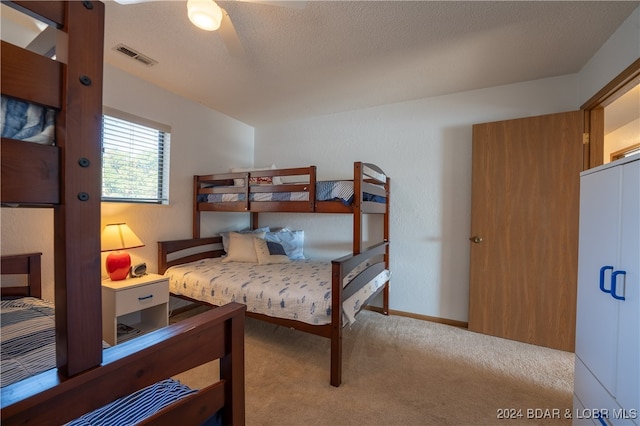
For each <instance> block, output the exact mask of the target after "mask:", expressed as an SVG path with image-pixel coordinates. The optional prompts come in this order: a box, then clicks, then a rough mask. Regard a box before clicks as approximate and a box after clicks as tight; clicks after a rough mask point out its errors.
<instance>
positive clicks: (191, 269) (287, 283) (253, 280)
mask: <svg viewBox="0 0 640 426" xmlns="http://www.w3.org/2000/svg"><path fill="white" fill-rule="evenodd" d="M165 275H166V276H168V277H169V289H170V291H171V292H172V293H173V294H176V295H182V296H187V297H190V298H192V299H196V300H200V301H203V302H207V303H210V304H212V305H216V306H221V305H224V304H226V303H229V302H239V303H243V304H245V305H247V310H248V311H249V312H255V313H259V314H264V315H268V316H271V317H277V318H286V319H291V320H295V321H301V322H304V323H308V324H312V325H322V324H329V323H331V262H319V261H312V260H309V259H305V260H293V261H291V262H290V263H281V264H273V265H260V264H257V263H240V262H227V263H223V262H222V258H215V259H204V260H199V261H196V262H191V263H187V264H184V265H178V266H174V267H171V268H169V269H168V270H167V271H166V272H165ZM348 279H350V277H347V278H345V280H348ZM388 280H389V271H387V270H385V271H383V272H381V273H380V274H378V276H376V277H375V278H374V279H373V280H371V281H370V282H369V283H368V284H367V285H365V286H364V287H363V288H362V289H361V290H360V291H359V292H357V293H356V294H354V295H353V296H351V297H350V298H349V299H347V300H346V301H345V302H344V303H343V305H342V309H343V314H344V318H345V322H344V324H346V323H349V324H351V323H353V322H354V321H355V315H356V313H357V312H358V311H359V310H360V308H361V307H362V305H363V303H365V302H366V301H367V299H368V298H369V297H370V296H371V295H372V294H373V293H374V292H375V291H376V290H377V289H378V288H380V287H381V286H382V285H384V283H386V282H387V281H388Z"/></svg>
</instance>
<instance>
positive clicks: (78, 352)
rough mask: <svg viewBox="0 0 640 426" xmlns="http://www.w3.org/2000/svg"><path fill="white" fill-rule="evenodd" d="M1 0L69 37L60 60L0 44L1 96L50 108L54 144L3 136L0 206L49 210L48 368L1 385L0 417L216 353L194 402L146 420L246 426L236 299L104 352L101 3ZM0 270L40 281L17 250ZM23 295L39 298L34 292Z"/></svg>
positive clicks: (42, 419) (151, 377)
mask: <svg viewBox="0 0 640 426" xmlns="http://www.w3.org/2000/svg"><path fill="white" fill-rule="evenodd" d="M2 3H3V4H5V5H7V6H10V7H13V8H15V9H17V10H19V11H22V12H24V13H26V14H28V15H30V16H33V17H35V18H37V19H39V20H41V21H43V22H46V23H48V24H49V25H52V26H54V27H56V28H58V29H59V30H61V31H62V32H63V33H65V35H66V43H65V45H64V46H62V48H61V49H59V50H58V51H57V52H56V54H57V57H58V60H59V61H58V60H51V59H49V58H45V57H43V56H40V55H38V54H36V53H32V52H30V51H28V50H25V49H22V48H20V47H17V46H14V45H12V44H10V43H7V42H5V41H2V45H1V59H0V64H1V70H0V72H1V74H2V85H1V91H2V94H3V95H6V96H9V97H11V98H16V99H19V100H23V101H27V102H32V103H35V104H39V105H42V106H46V107H51V108H54V109H55V110H56V118H55V128H56V130H55V146H50V145H39V144H36V143H31V142H23V141H18V140H12V139H6V138H2V145H1V155H0V158H1V160H0V161H1V164H0V169H1V188H0V203H1V204H2V206H3V207H5V206H11V207H15V206H16V205H18V206H20V207H48V208H52V209H53V228H54V252H55V256H54V271H55V272H54V275H55V280H54V281H55V284H54V287H55V323H56V365H57V369H53V370H49V371H47V372H44V373H41V374H39V375H36V376H33V377H31V378H28V379H25V380H22V381H20V382H17V383H14V384H12V385H9V386H7V387H4V388H3V389H2V393H1V397H2V399H1V405H2V410H1V417H2V423H3V424H7V425H9V424H25V423H29V424H52V423H55V424H61V423H64V422H67V421H69V420H72V419H73V418H75V417H78V416H79V415H81V414H84V413H86V412H88V411H90V410H93V409H97V408H99V407H101V406H103V405H104V404H106V403H108V402H111V401H112V400H114V399H115V398H117V397H121V396H125V395H127V394H129V393H131V392H132V391H134V390H137V389H139V388H140V387H143V386H146V385H148V384H151V383H154V382H155V381H157V380H159V379H161V378H166V377H168V376H170V375H172V374H174V373H177V372H179V371H184V370H186V369H188V368H191V367H193V366H196V365H200V364H202V363H204V362H207V361H209V360H213V359H220V360H221V380H220V381H219V382H218V385H216V386H215V387H213V388H206V389H205V390H203V391H201V392H199V393H198V394H195V395H199V396H197V397H196V398H195V399H196V400H197V401H195V404H196V405H197V407H198V408H197V409H194V405H191V404H192V402H190V398H186V399H183V400H181V402H180V403H177V404H172V405H171V406H170V407H169V408H167V409H166V410H163V412H162V413H161V415H162V416H166V417H163V418H162V420H161V419H157V418H155V417H154V418H153V419H150V422H159V421H163V422H164V421H167V419H177V418H179V419H180V422H184V421H191V420H193V421H194V423H195V422H197V421H198V420H199V419H201V417H202V416H203V415H206V414H210V413H211V412H212V410H214V412H215V410H216V409H217V408H220V407H222V406H223V405H224V408H223V423H225V424H244V352H243V350H244V346H243V345H244V332H243V327H244V310H245V307H244V306H238V305H235V304H234V305H229V306H225V307H223V308H221V310H217V311H218V312H212V313H210V314H209V313H206V314H203V315H199V316H196V317H193V318H192V319H189V320H188V321H186V322H184V323H179V324H175V325H173V326H170V327H167V328H164V329H161V330H157V331H156V332H153V333H150V334H148V335H144V336H142V337H139V338H137V339H133V340H131V341H129V342H126V343H124V344H122V345H119V346H116V347H113V348H109V349H107V350H105V351H104V353H103V348H102V339H101V335H102V327H101V261H100V201H101V142H100V141H101V128H102V88H103V84H102V80H103V48H104V47H103V46H104V4H102V3H101V2H99V1H82V2H80V1H4V0H3V2H2ZM5 266H7V267H9V268H15V269H13V270H14V271H17V273H28V274H29V275H32V276H33V281H32V283H35V282H36V281H37V282H40V278H39V277H38V278H36V277H35V275H36V274H37V272H38V266H37V264H36V263H27V265H25V264H21V260H20V259H19V258H18V257H15V258H13V259H10V258H7V259H6V260H5V259H3V261H2V267H3V268H4V267H5ZM4 272H6V271H4ZM31 295H32V296H37V295H38V290H34V291H33V294H31ZM203 348H206V349H204V350H203ZM179 354H182V355H181V357H180V356H178V355H179ZM212 393H213V394H214V395H213V396H212ZM169 423H171V421H169ZM175 423H177V421H176V422H175Z"/></svg>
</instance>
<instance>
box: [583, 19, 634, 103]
mask: <svg viewBox="0 0 640 426" xmlns="http://www.w3.org/2000/svg"><path fill="white" fill-rule="evenodd" d="M638 58H640V7H638V8H637V9H636V10H635V11H634V12H633V13H632V14H631V15H629V17H628V18H627V19H626V20H625V21H624V22H623V23H622V25H620V27H619V28H618V29H617V30H616V32H615V33H614V34H613V35H612V36H611V37H609V40H607V41H606V43H605V44H604V45H603V46H602V47H601V48H600V50H598V52H597V53H596V54H595V55H593V57H592V58H591V59H590V60H589V62H588V63H587V65H585V66H584V67H583V68H582V70H581V71H580V75H579V80H578V82H579V83H578V84H579V86H578V88H579V105H582V104H584V103H585V102H586V101H588V100H589V99H590V98H591V97H592V96H593V95H595V94H596V93H598V91H599V90H600V89H602V88H603V87H604V86H606V85H607V84H608V83H609V82H610V81H611V80H613V79H614V78H615V77H616V76H617V75H618V74H620V73H621V72H622V71H624V69H625V68H627V67H628V66H629V65H631V64H632V63H633V62H634V61H635V60H637V59H638Z"/></svg>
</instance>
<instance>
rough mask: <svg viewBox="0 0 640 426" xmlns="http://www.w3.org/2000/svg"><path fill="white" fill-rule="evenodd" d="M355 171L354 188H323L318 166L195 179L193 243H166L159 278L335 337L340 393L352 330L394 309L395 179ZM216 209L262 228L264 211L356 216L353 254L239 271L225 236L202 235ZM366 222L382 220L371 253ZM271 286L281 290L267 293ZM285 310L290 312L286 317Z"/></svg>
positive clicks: (179, 289)
mask: <svg viewBox="0 0 640 426" xmlns="http://www.w3.org/2000/svg"><path fill="white" fill-rule="evenodd" d="M353 173H354V174H353V179H352V180H348V181H343V180H341V181H323V182H320V181H317V180H316V167H315V166H309V167H300V168H288V169H267V170H257V171H250V172H238V173H222V174H211V175H202V176H195V177H194V192H193V199H194V204H193V208H194V216H193V218H194V224H193V234H194V235H193V237H194V238H193V239H187V240H179V241H165V242H159V255H158V269H159V272H160V273H164V274H165V275H168V276H169V278H170V280H169V281H170V290H171V292H172V293H173V294H174V295H175V296H177V297H181V298H184V299H188V300H192V301H196V302H199V303H207V304H211V305H214V306H216V305H218V304H222V303H225V302H226V301H229V300H234V301H235V300H237V301H241V302H242V303H245V304H247V316H250V317H253V318H258V319H260V320H263V321H268V322H271V323H274V324H278V325H282V326H285V327H290V328H294V329H298V330H301V331H305V332H308V333H312V334H316V335H319V336H323V337H326V338H328V339H330V341H331V373H330V383H331V384H332V385H333V386H339V385H340V384H341V382H342V332H343V326H344V325H345V324H348V323H351V322H353V321H354V319H355V315H356V314H357V312H358V311H360V310H361V309H363V308H364V307H365V306H366V305H367V304H368V303H369V302H371V301H372V300H373V298H374V297H375V296H376V295H378V294H380V293H382V295H383V306H382V312H383V313H384V314H385V315H386V314H388V310H389V276H390V272H389V200H390V198H389V196H390V192H389V189H390V178H389V177H387V176H386V174H385V173H384V172H383V171H382V169H381V168H380V167H378V166H376V165H373V164H368V163H363V162H355V163H354V168H353ZM276 179H277V180H276ZM327 188H330V189H329V190H327ZM336 194H340V195H339V196H337V197H336ZM209 211H218V212H229V211H236V212H249V213H250V214H251V224H252V228H253V229H256V230H260V228H259V218H258V215H259V213H262V212H272V213H273V212H286V213H297V212H300V213H344V214H351V215H352V216H353V251H352V253H351V254H348V255H346V256H344V257H341V258H339V259H335V260H333V261H331V262H314V261H309V260H294V261H292V262H291V263H284V264H283V263H280V262H277V263H275V264H271V262H265V263H266V264H264V265H263V264H261V263H263V262H262V261H259V262H258V264H255V263H254V264H250V265H247V264H246V263H244V264H239V265H237V266H236V267H234V268H232V266H231V264H232V263H233V262H225V259H219V258H221V257H222V256H225V255H227V257H232V256H229V253H228V252H227V251H228V250H229V249H228V248H227V249H225V248H224V245H223V238H222V237H221V236H214V237H208V238H202V237H201V235H200V233H201V229H200V219H201V215H202V214H203V212H209ZM365 214H380V215H382V216H383V221H382V223H383V224H382V228H383V229H382V240H381V241H377V242H374V244H373V245H371V246H369V247H366V248H365V247H364V246H363V244H364V242H363V229H362V228H363V216H364V215H365ZM258 235H259V236H260V237H263V238H264V237H265V236H262V235H260V234H258ZM257 247H258V246H256V248H257ZM216 259H217V260H216ZM285 261H286V260H285ZM226 277H230V278H229V279H227V278H226ZM256 277H258V278H256ZM325 281H326V283H325ZM207 282H208V283H210V284H211V283H214V282H215V284H211V285H208V284H206V283H207ZM266 282H271V283H273V284H274V286H275V287H271V286H270V287H269V288H267V287H266V286H265V284H264V283H266ZM284 282H286V283H287V285H284V286H283V285H279V284H281V283H284ZM238 286H239V287H238ZM323 298H324V300H322V299H323ZM285 305H286V306H287V309H286V310H285V309H279V308H284V306H285ZM292 305H295V306H294V307H292ZM307 313H310V315H306V314H307Z"/></svg>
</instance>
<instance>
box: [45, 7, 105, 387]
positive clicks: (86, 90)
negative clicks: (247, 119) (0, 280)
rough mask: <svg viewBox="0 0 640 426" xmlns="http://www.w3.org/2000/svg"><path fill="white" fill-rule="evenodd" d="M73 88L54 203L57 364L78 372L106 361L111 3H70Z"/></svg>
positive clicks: (62, 115) (60, 126)
mask: <svg viewBox="0 0 640 426" xmlns="http://www.w3.org/2000/svg"><path fill="white" fill-rule="evenodd" d="M65 7H66V31H67V32H68V34H69V45H68V60H67V65H66V67H65V68H64V69H66V73H65V74H64V75H63V81H64V82H63V87H65V88H66V94H65V98H64V99H62V105H63V107H62V109H61V110H60V111H59V114H58V119H57V121H56V141H57V145H58V146H59V147H60V149H61V152H62V156H61V158H60V175H61V176H60V177H61V182H63V185H62V186H61V194H60V203H59V204H57V205H56V206H55V207H54V248H55V253H56V256H55V306H56V310H55V315H56V341H57V350H56V352H57V356H56V358H57V361H56V362H57V366H58V369H59V370H60V372H61V373H62V374H64V375H66V376H72V375H75V374H77V373H80V372H82V371H85V370H87V369H90V368H92V367H95V366H97V365H99V364H100V363H101V361H102V339H101V336H102V317H101V310H102V307H101V290H100V282H101V262H100V200H101V195H102V188H101V181H102V180H101V176H102V168H101V164H102V161H101V142H100V141H101V137H102V136H101V129H102V72H103V71H102V57H103V48H104V4H102V3H101V2H98V1H94V2H76V1H70V2H65Z"/></svg>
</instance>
